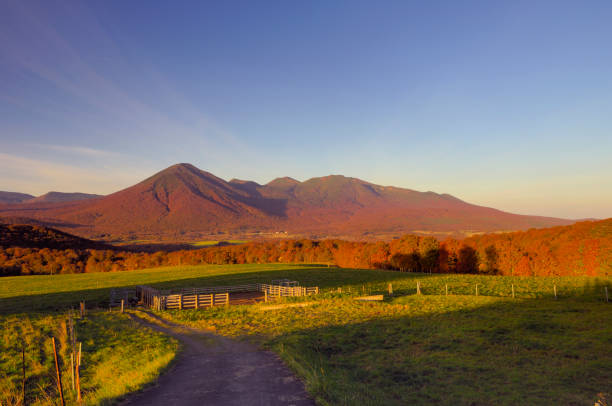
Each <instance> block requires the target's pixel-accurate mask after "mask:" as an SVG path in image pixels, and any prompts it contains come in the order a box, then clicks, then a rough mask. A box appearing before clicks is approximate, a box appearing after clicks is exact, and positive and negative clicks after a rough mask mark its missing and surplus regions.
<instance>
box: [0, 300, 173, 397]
mask: <svg viewBox="0 0 612 406" xmlns="http://www.w3.org/2000/svg"><path fill="white" fill-rule="evenodd" d="M67 319H68V316H67V313H52V314H43V313H33V314H13V315H8V316H0V320H1V321H0V323H2V341H1V342H0V371H2V373H1V374H0V399H1V402H0V403H1V404H3V405H4V404H7V405H10V404H15V405H17V404H21V401H22V397H21V384H22V380H21V379H22V358H21V349H22V345H23V346H25V355H26V356H25V359H26V363H25V364H26V377H27V380H26V402H27V404H32V405H37V404H40V405H47V404H57V400H58V398H59V397H58V390H57V386H56V385H57V384H56V378H55V377H56V375H55V363H54V357H53V350H52V346H51V340H50V337H52V336H53V337H55V338H56V342H57V347H58V350H59V356H60V362H61V369H62V383H63V385H62V387H63V392H64V396H65V398H66V400H67V404H76V394H75V392H74V391H73V390H72V383H71V381H72V379H71V374H70V352H71V350H70V339H69V333H68V328H67V326H68V323H67ZM134 323H135V322H133V321H132V320H131V319H129V318H128V316H127V315H125V314H119V313H106V312H93V313H90V314H89V315H88V316H87V317H86V318H84V319H75V320H74V330H75V332H76V337H77V340H78V341H80V342H82V350H83V353H82V368H81V387H82V395H83V403H84V404H86V405H107V404H112V403H114V402H115V401H116V400H117V399H118V398H120V397H122V396H124V395H126V394H127V393H130V392H133V391H137V390H139V389H141V388H143V387H144V386H145V385H146V384H147V383H150V382H152V381H153V380H155V379H156V377H157V376H158V375H159V373H160V371H162V370H163V369H164V368H165V367H166V366H167V365H168V364H169V363H170V362H171V360H172V359H173V358H174V356H175V354H176V352H177V350H178V344H177V343H176V341H174V340H173V339H171V338H169V337H167V336H164V335H162V334H159V333H157V332H153V331H151V330H149V329H144V328H142V327H141V326H139V325H135V324H134Z"/></svg>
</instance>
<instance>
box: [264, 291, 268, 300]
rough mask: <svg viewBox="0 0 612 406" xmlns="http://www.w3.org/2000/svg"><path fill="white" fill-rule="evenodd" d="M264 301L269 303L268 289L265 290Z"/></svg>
mask: <svg viewBox="0 0 612 406" xmlns="http://www.w3.org/2000/svg"><path fill="white" fill-rule="evenodd" d="M264 303H268V289H265V290H264Z"/></svg>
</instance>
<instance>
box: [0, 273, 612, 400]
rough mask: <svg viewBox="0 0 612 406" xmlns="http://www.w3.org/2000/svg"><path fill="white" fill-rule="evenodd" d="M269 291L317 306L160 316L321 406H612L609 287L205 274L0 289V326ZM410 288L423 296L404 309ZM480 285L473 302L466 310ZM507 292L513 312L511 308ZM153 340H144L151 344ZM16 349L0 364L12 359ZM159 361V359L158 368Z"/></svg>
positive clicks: (31, 281)
mask: <svg viewBox="0 0 612 406" xmlns="http://www.w3.org/2000/svg"><path fill="white" fill-rule="evenodd" d="M279 278H289V279H295V280H299V281H300V282H301V284H302V285H304V286H319V287H321V291H322V294H320V295H319V296H317V297H316V298H315V297H310V298H292V299H289V300H286V301H287V302H299V301H311V302H312V301H314V303H312V304H310V305H308V306H306V307H287V308H282V309H277V310H266V306H268V305H264V304H261V305H255V306H235V307H229V308H225V307H224V308H213V309H208V310H199V311H182V312H178V311H174V312H163V316H164V317H168V318H171V319H173V320H174V321H179V322H181V323H185V324H188V325H192V326H197V327H202V328H208V329H214V330H215V331H217V332H218V333H220V334H225V335H229V336H234V337H239V338H242V339H248V340H253V341H255V342H257V343H259V344H261V345H262V346H265V347H267V348H270V349H272V350H274V351H276V352H277V353H279V354H280V355H281V357H282V358H283V359H285V361H286V362H287V363H288V364H289V365H290V366H291V367H292V368H293V369H294V370H295V371H296V372H297V373H298V374H299V375H300V376H301V377H302V378H303V379H304V381H305V382H306V384H307V388H308V390H309V391H310V392H311V393H312V394H313V395H314V396H315V397H316V399H317V401H318V402H319V403H321V404H329V405H335V404H346V405H352V404H365V405H367V404H371V405H378V404H386V405H392V404H398V405H400V404H431V403H434V404H475V405H479V404H483V405H484V404H585V405H586V404H591V405H592V404H593V403H594V402H595V401H596V400H598V398H602V397H606V396H607V397H608V402H610V399H609V397H610V394H611V393H612V372H611V371H612V370H611V368H610V365H612V351H610V348H612V325H611V323H610V321H611V320H612V303H605V302H604V301H603V287H604V286H608V289H609V291H612V280H610V279H588V278H518V277H514V278H511V277H491V276H476V275H435V274H434V275H426V274H407V273H399V272H390V271H373V270H351V269H336V268H327V267H320V266H306V265H304V266H298V265H283V264H265V265H228V266H212V265H210V266H208V265H207V266H196V267H182V268H181V267H174V268H160V269H150V270H141V271H133V272H121V273H101V274H81V275H57V276H22V277H9V278H2V284H0V314H1V313H5V314H6V316H5V317H4V322H5V325H7V326H8V325H13V324H14V325H17V326H19V325H20V323H22V321H21V319H20V318H23V319H24V320H25V319H27V318H30V319H31V318H35V319H36V318H37V317H41V318H43V319H44V318H45V317H60V318H61V316H60V313H57V311H56V313H51V314H55V316H37V315H36V314H29V315H28V316H27V318H26V317H24V316H20V315H16V314H14V313H17V312H19V313H22V312H28V311H33V310H36V311H40V310H41V309H47V310H46V311H53V310H50V309H57V308H61V307H64V308H65V307H67V306H70V305H75V304H76V303H78V301H80V300H86V301H87V302H88V303H89V304H90V305H91V306H93V305H95V304H97V303H99V304H101V305H102V306H105V305H106V301H107V300H108V294H109V289H110V288H113V287H123V286H133V285H137V284H148V285H152V286H156V287H161V288H163V287H177V286H184V287H191V286H212V285H228V284H240V283H250V282H269V281H271V280H272V279H279ZM417 281H419V282H420V285H421V291H422V293H423V294H422V295H415V293H416V282H417ZM389 283H392V285H393V290H394V296H393V297H390V296H388V295H386V299H385V301H384V302H376V303H373V302H360V301H356V300H354V297H355V296H358V295H361V294H363V293H372V294H375V293H385V292H386V291H387V289H388V284H389ZM477 284H478V291H479V296H475V293H476V285H477ZM512 285H514V291H515V298H512V297H511V292H512ZM553 286H556V288H557V296H558V299H557V300H555V299H554V296H553ZM447 287H448V290H449V295H448V296H447V295H446V288H447ZM289 304H290V303H289ZM61 314H65V313H61ZM92 317H93V316H92ZM95 317H105V318H104V319H101V321H100V322H99V324H100V326H102V325H104V323H110V322H113V323H114V322H116V323H120V325H122V326H124V327H125V331H126V333H125V334H123V333H120V334H117V338H116V339H117V340H123V338H122V337H123V336H129V334H137V333H138V332H137V331H135V332H134V331H133V330H134V329H132V328H131V326H130V325H129V323H131V322H130V321H129V320H127V319H125V318H121V317H122V316H121V315H118V314H114V315H110V314H108V313H99V314H98V316H95ZM114 317H117V319H115V318H114ZM106 318H110V319H108V320H107V319H106ZM30 323H33V321H30ZM45 323H46V322H45ZM54 323H55V324H57V321H54V322H53V323H51V324H54ZM88 323H90V325H91V327H92V330H91V335H92V337H96V336H97V335H100V336H101V337H104V334H106V332H105V331H106V330H109V329H105V328H102V327H100V328H97V330H96V327H94V326H93V324H95V323H94V322H93V321H92V322H89V321H88ZM20 328H21V327H20ZM5 330H7V329H6V328H5ZM9 330H10V329H9ZM34 330H36V329H35V328H34ZM103 330H104V331H103ZM112 330H115V328H113V329H112ZM7 331H8V330H7ZM11 331H13V330H11ZM28 331H30V330H28ZM121 331H123V330H121ZM7 334H8V333H4V337H5V338H4V343H5V344H4V345H7V344H6V343H12V342H16V340H18V338H17V337H18V334H17V333H14V332H12V333H10V335H8V336H7ZM45 334H46V335H45ZM48 334H49V333H44V334H43V336H45V337H46V336H48ZM83 334H84V333H83ZM7 337H9V338H7ZM156 337H157V338H156ZM162 339H163V337H159V336H156V335H152V336H151V340H162ZM94 341H95V338H94ZM125 341H126V343H127V344H126V346H125V348H126V351H132V350H133V351H136V354H139V353H142V352H143V349H142V348H136V347H130V346H131V345H132V344H130V343H136V342H140V341H138V340H133V339H131V338H126V339H125ZM98 342H99V343H100V349H99V352H100V354H105V352H104V351H108V348H116V347H111V346H110V344H107V343H109V342H110V341H108V339H103V340H100V341H98ZM160 342H162V341H160ZM164 343H165V344H163V345H162V348H167V351H166V352H164V354H166V355H165V356H167V357H170V356H169V355H168V354H172V353H173V348H174V347H173V345H175V344H173V343H172V342H170V341H166V342H164ZM11 345H12V344H11ZM84 345H85V344H84ZM142 345H145V346H146V345H149V346H150V347H149V348H158V347H159V344H154V343H149V344H142ZM11 348H12V347H11ZM15 348H17V349H18V348H19V347H15ZM15 348H12V349H11V350H10V351H9V353H12V354H14V353H15ZM92 351H93V353H95V352H96V351H98V350H92ZM106 354H110V352H107V353H106ZM127 356H128V355H127V354H126V355H125V357H127ZM104 358H105V356H104V355H101V356H100V357H99V358H98V359H99V360H100V362H102V361H103V360H104ZM11 359H12V360H13V361H5V360H4V359H2V361H1V362H3V363H5V362H8V363H10V362H13V363H14V362H15V361H14V359H15V357H14V355H13V356H12V358H11ZM167 359H169V358H163V356H162V355H160V356H159V360H167ZM145 361H146V362H148V363H149V364H150V365H151V367H150V368H149V371H151V373H150V374H149V375H147V378H146V379H144V378H143V379H142V382H145V381H146V380H147V379H150V377H151V376H153V375H154V374H155V372H153V371H159V369H160V367H162V366H163V365H165V364H166V363H167V361H155V360H153V359H151V360H145ZM46 362H48V359H47V360H46ZM110 362H111V364H112V363H114V362H115V361H110ZM117 362H118V361H117ZM156 362H157V363H156ZM4 365H8V364H2V369H3V370H5V368H6V370H8V371H12V372H11V373H9V375H10V377H9V378H7V377H4V378H2V379H3V382H12V383H14V381H15V379H17V378H15V376H14V375H15V373H16V372H17V373H18V371H16V370H15V365H16V364H15V365H13V364H11V365H13V366H12V367H10V368H9V367H8V366H7V367H5V366H4ZM41 365H46V364H44V363H41ZM89 365H90V366H91V367H93V364H91V363H90V364H89ZM99 365H102V364H99ZM147 365H148V364H147ZM85 366H88V364H85ZM46 367H48V365H47V366H46ZM11 368H12V369H11ZM32 368H34V366H33V367H32ZM108 368H109V367H103V368H102V369H101V371H102V370H106V369H108ZM140 369H141V370H145V367H144V366H143V368H140ZM92 371H94V370H92ZM88 373H90V374H91V373H92V372H88ZM94 375H95V374H94ZM91 376H93V375H90V377H91ZM90 382H94V381H90ZM100 382H102V381H100ZM103 387H104V384H97V386H96V388H98V389H91V390H90V392H91V393H92V395H91V396H92V397H91V399H92V404H95V402H96V401H98V400H94V399H112V398H113V397H116V396H120V394H119V395H108V396H103V395H95V394H96V393H98V390H102V388H103ZM128 389H130V388H123V389H115V392H113V393H120V392H122V391H125V390H128Z"/></svg>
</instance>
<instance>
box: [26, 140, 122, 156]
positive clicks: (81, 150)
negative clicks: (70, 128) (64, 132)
mask: <svg viewBox="0 0 612 406" xmlns="http://www.w3.org/2000/svg"><path fill="white" fill-rule="evenodd" d="M26 145H27V146H30V147H34V148H38V149H42V150H48V151H49V150H50V151H57V152H63V153H66V154H70V155H76V156H81V157H97V158H109V157H120V156H122V155H123V154H121V153H119V152H114V151H106V150H103V149H97V148H90V147H83V146H78V145H54V144H37V143H28V144H26Z"/></svg>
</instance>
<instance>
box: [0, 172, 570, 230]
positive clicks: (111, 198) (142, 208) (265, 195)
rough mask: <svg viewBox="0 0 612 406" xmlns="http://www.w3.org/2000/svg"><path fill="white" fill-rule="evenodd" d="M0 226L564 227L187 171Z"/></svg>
mask: <svg viewBox="0 0 612 406" xmlns="http://www.w3.org/2000/svg"><path fill="white" fill-rule="evenodd" d="M0 216H8V217H19V216H21V217H30V218H34V219H38V220H44V221H48V222H53V223H54V224H61V223H66V224H70V225H71V226H72V227H73V228H71V232H75V233H78V234H81V235H85V236H96V237H107V238H110V237H111V236H112V237H139V238H144V237H147V238H166V239H180V238H190V237H192V236H199V235H209V236H210V235H215V234H218V233H223V234H229V235H247V234H251V235H252V234H253V233H255V234H257V233H259V234H258V235H269V234H270V233H282V234H283V235H284V234H290V235H296V236H305V237H306V236H313V237H323V236H343V237H351V238H364V237H366V238H378V237H390V236H395V235H400V234H405V233H411V232H412V233H414V232H417V233H422V234H433V235H462V234H463V235H465V234H469V233H474V232H491V231H513V230H524V229H528V228H532V227H549V226H556V225H566V224H571V223H573V221H570V220H563V219H555V218H549V217H537V216H523V215H517V214H511V213H506V212H502V211H499V210H496V209H492V208H488V207H482V206H476V205H472V204H469V203H466V202H464V201H462V200H460V199H457V198H456V197H453V196H450V195H447V194H437V193H434V192H418V191H414V190H409V189H402V188H396V187H390V186H379V185H375V184H372V183H369V182H365V181H362V180H360V179H356V178H349V177H345V176H340V175H331V176H325V177H321V178H313V179H309V180H307V181H304V182H299V181H297V180H295V179H292V178H287V177H285V178H278V179H275V180H273V181H271V182H270V183H268V184H266V185H260V184H258V183H256V182H252V181H245V180H238V179H232V180H231V181H229V182H226V181H225V180H223V179H221V178H218V177H216V176H215V175H213V174H211V173H209V172H205V171H202V170H200V169H198V168H196V167H195V166H193V165H190V164H177V165H174V166H171V167H169V168H167V169H165V170H163V171H161V172H159V173H157V174H155V175H153V176H151V177H150V178H148V179H145V180H144V181H142V182H140V183H138V184H136V185H134V186H132V187H129V188H127V189H124V190H121V191H119V192H116V193H113V194H111V195H108V196H104V197H100V198H96V199H89V200H81V201H69V202H57V203H44V204H42V203H38V204H23V203H22V204H13V205H4V206H0Z"/></svg>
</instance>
